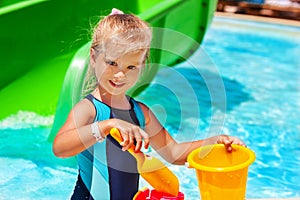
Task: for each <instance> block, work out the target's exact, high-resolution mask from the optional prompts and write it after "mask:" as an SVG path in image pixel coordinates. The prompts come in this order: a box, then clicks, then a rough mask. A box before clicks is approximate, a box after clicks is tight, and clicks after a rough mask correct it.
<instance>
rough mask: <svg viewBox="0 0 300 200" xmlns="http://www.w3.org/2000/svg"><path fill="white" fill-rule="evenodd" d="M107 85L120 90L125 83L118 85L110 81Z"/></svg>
mask: <svg viewBox="0 0 300 200" xmlns="http://www.w3.org/2000/svg"><path fill="white" fill-rule="evenodd" d="M109 83H110V85H111V86H112V87H114V88H121V87H123V86H124V85H125V83H118V82H114V81H112V80H109Z"/></svg>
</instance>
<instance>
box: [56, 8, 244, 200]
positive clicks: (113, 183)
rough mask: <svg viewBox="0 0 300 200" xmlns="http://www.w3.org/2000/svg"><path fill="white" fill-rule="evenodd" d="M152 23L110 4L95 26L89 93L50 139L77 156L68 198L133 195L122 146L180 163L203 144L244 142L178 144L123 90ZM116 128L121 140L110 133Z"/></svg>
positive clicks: (131, 162)
mask: <svg viewBox="0 0 300 200" xmlns="http://www.w3.org/2000/svg"><path fill="white" fill-rule="evenodd" d="M151 39H152V33H151V29H150V27H149V26H148V25H147V24H146V23H145V22H144V21H142V20H141V19H139V18H138V17H136V16H134V15H132V14H123V13H122V12H121V11H119V10H116V9H113V10H112V13H111V14H110V15H109V16H106V17H105V18H104V19H102V20H101V21H100V22H99V23H98V25H97V26H96V28H95V30H94V34H93V42H92V46H91V48H90V66H89V69H88V72H87V76H86V79H85V83H84V88H85V89H86V91H87V93H88V94H87V96H86V97H85V98H84V99H83V100H81V101H80V102H79V103H77V104H76V105H75V106H74V107H73V109H72V110H71V112H70V114H69V116H68V118H67V120H66V122H65V124H64V125H63V126H62V127H61V129H60V130H59V132H58V133H57V135H56V138H55V140H54V143H53V152H54V154H55V155H56V156H58V157H70V156H74V155H77V160H78V165H79V175H78V180H77V183H76V186H75V189H74V193H73V195H72V197H71V199H97V200H98V199H112V200H131V199H132V198H133V196H134V195H135V193H136V192H137V191H138V182H139V174H138V172H137V166H136V161H135V159H134V158H133V157H132V156H131V155H130V154H129V153H128V152H127V151H126V150H127V149H128V148H130V147H131V146H132V145H135V151H139V150H140V148H141V147H142V146H144V148H146V149H147V148H148V146H149V145H151V146H152V147H153V148H154V149H155V150H156V151H157V152H158V153H159V154H160V155H161V156H162V157H163V158H164V159H165V160H167V161H168V162H170V163H173V164H180V165H181V164H184V163H185V162H186V159H187V156H188V154H189V153H190V152H191V151H192V150H194V149H196V148H198V147H200V146H201V145H202V144H203V143H204V142H205V144H214V143H223V144H224V145H225V148H227V150H228V151H231V144H239V145H243V146H244V143H243V142H242V141H240V140H239V139H237V138H235V137H231V136H227V135H220V136H215V137H211V138H208V139H206V140H199V141H193V142H185V143H177V142H176V141H175V140H174V139H173V138H172V137H171V136H170V134H169V133H168V131H167V130H166V129H165V128H164V127H163V126H162V125H161V124H160V123H159V121H158V120H157V118H156V117H155V115H154V114H153V112H152V111H151V110H150V109H149V108H148V107H147V106H146V105H145V104H143V103H141V102H137V101H135V100H134V99H133V98H131V97H129V96H127V95H126V92H127V91H128V89H130V88H131V87H132V86H133V85H134V84H135V83H136V82H137V81H138V79H139V77H140V75H141V73H142V71H143V69H144V67H145V62H146V60H147V58H148V54H149V49H150V43H151ZM114 127H115V128H117V129H119V131H120V133H121V136H122V138H123V142H121V143H120V144H119V143H118V142H117V141H115V140H114V139H113V138H112V137H111V136H110V135H109V131H110V129H111V128H114Z"/></svg>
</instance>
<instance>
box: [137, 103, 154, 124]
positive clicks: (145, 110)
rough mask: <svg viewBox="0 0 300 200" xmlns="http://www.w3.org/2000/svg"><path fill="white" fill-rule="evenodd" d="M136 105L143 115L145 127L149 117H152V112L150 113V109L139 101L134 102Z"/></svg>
mask: <svg viewBox="0 0 300 200" xmlns="http://www.w3.org/2000/svg"><path fill="white" fill-rule="evenodd" d="M136 102H137V104H138V105H139V106H140V108H141V110H142V112H143V114H144V118H145V123H146V125H147V124H148V123H149V121H150V118H151V116H153V115H154V114H153V112H152V111H151V109H150V108H149V107H148V106H147V105H146V104H144V103H142V102H140V101H136Z"/></svg>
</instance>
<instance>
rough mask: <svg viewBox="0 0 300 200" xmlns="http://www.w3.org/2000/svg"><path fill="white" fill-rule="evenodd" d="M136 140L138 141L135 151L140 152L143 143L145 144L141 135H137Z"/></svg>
mask: <svg viewBox="0 0 300 200" xmlns="http://www.w3.org/2000/svg"><path fill="white" fill-rule="evenodd" d="M135 140H136V145H135V149H134V151H135V152H139V151H140V150H141V148H142V143H143V141H142V137H141V135H140V134H138V135H136V136H135Z"/></svg>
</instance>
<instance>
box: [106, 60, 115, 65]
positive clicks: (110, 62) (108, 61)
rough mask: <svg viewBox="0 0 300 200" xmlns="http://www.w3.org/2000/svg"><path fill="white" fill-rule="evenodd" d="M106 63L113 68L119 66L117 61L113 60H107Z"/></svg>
mask: <svg viewBox="0 0 300 200" xmlns="http://www.w3.org/2000/svg"><path fill="white" fill-rule="evenodd" d="M105 63H106V64H108V65H111V66H118V64H117V63H116V62H115V61H111V60H107V61H105Z"/></svg>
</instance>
